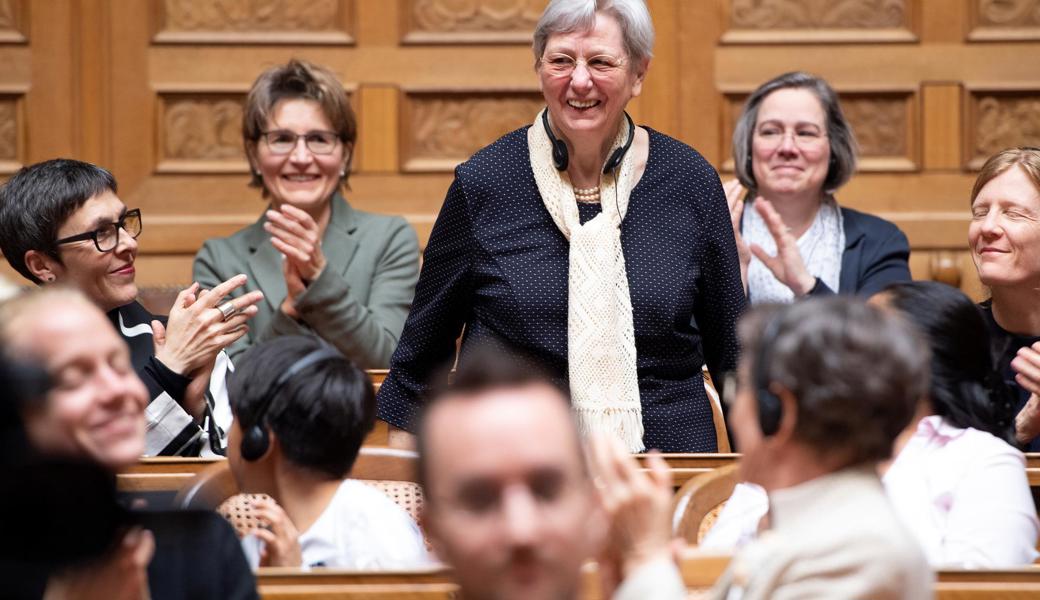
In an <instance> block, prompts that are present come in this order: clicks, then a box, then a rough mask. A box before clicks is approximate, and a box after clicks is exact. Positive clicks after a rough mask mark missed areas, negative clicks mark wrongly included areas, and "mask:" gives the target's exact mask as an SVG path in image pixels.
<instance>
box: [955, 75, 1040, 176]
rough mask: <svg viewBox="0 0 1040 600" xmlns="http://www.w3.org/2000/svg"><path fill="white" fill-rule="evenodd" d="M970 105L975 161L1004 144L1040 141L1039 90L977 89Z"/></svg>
mask: <svg viewBox="0 0 1040 600" xmlns="http://www.w3.org/2000/svg"><path fill="white" fill-rule="evenodd" d="M971 105H972V112H973V114H972V123H973V124H974V131H972V132H971V136H972V137H971V139H972V156H971V160H970V163H971V164H972V165H975V166H978V165H981V163H982V162H983V161H985V160H986V159H987V158H989V157H990V156H992V155H994V154H996V153H997V152H1000V151H1001V150H1003V149H1004V148H1008V147H1011V146H1023V145H1029V146H1038V145H1040V91H1038V92H1001V93H985V92H981V93H976V94H973V98H972V102H971Z"/></svg>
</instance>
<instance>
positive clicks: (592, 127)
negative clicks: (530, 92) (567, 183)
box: [538, 12, 648, 144]
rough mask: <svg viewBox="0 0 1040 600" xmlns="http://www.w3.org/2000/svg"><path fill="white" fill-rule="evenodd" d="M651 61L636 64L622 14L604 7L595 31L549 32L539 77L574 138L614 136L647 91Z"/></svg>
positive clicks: (559, 121)
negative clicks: (618, 16)
mask: <svg viewBox="0 0 1040 600" xmlns="http://www.w3.org/2000/svg"><path fill="white" fill-rule="evenodd" d="M568 61H569V62H568ZM569 65H573V69H570V68H569ZM647 66H648V63H646V62H643V63H642V64H633V62H632V59H631V57H629V56H628V55H627V54H626V52H625V45H624V39H623V37H622V35H621V26H620V25H618V22H617V19H615V18H614V17H612V16H610V15H607V14H604V13H602V12H597V13H596V25H595V27H594V28H593V29H592V30H591V31H573V32H569V33H558V34H555V35H553V36H551V37H549V39H548V40H547V42H546V46H545V52H544V53H543V54H542V59H541V60H540V61H539V63H538V78H539V85H540V87H541V90H542V95H543V96H545V103H546V105H547V106H548V108H549V115H550V117H551V119H552V123H553V126H554V128H555V129H556V130H557V132H558V133H559V135H561V136H562V137H563V138H564V139H566V140H568V141H570V142H571V143H572V144H573V143H596V144H598V143H600V141H601V140H607V139H611V140H612V139H613V137H614V135H615V134H616V133H617V130H618V127H619V126H620V124H621V119H622V116H621V115H622V113H623V112H624V110H625V106H627V105H628V101H629V100H631V99H632V98H633V97H635V96H638V95H639V93H640V92H641V91H642V87H643V77H644V75H645V74H646V69H647Z"/></svg>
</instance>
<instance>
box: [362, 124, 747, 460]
mask: <svg viewBox="0 0 1040 600" xmlns="http://www.w3.org/2000/svg"><path fill="white" fill-rule="evenodd" d="M647 130H648V131H649V133H650V153H649V157H648V159H647V166H646V171H645V172H644V173H643V177H642V179H640V181H639V183H638V184H637V185H636V187H635V188H634V189H633V190H632V196H631V199H630V201H629V207H628V214H627V215H626V217H625V220H624V222H623V223H622V226H621V244H622V248H623V251H624V254H625V264H626V267H627V271H628V280H629V290H630V293H631V297H632V313H633V314H632V317H633V325H634V327H635V337H636V351H637V354H638V363H637V369H638V373H639V391H640V399H641V401H642V405H643V426H644V429H645V434H644V441H645V444H646V447H647V448H657V449H660V450H662V451H665V452H714V451H715V449H716V440H715V429H714V426H713V424H712V416H711V407H710V405H709V403H708V397H707V394H706V393H705V391H704V385H703V380H702V377H701V365H702V364H704V363H707V365H708V369H709V370H710V371H711V373H712V376H713V377H715V378H716V381H721V376H722V373H723V372H724V371H728V370H732V369H734V368H735V367H736V360H737V353H738V348H737V341H736V332H735V325H736V320H737V317H738V316H739V314H740V313H741V311H742V310H743V309H744V305H745V298H744V292H743V286H742V284H741V281H740V271H739V266H738V263H737V250H736V245H735V243H734V240H733V229H732V226H731V225H730V220H729V211H728V208H727V205H726V199H725V195H724V194H723V191H722V185H721V184H720V182H719V177H718V174H717V173H716V172H715V169H714V168H712V166H711V165H710V164H708V162H707V161H706V160H704V158H703V157H701V155H700V154H698V153H697V152H696V151H695V150H693V149H692V148H690V147H689V146H687V145H685V144H683V143H681V142H679V141H677V140H674V139H672V138H669V137H668V136H665V135H663V134H660V133H658V132H656V131H653V130H651V129H649V128H647ZM527 151H528V150H527V129H526V127H525V128H523V129H519V130H517V131H514V132H512V133H510V134H507V135H506V136H504V137H503V138H501V139H500V140H498V141H497V142H495V143H494V144H492V145H490V146H488V147H486V148H484V149H482V150H481V151H479V152H478V153H477V154H475V155H474V156H473V157H472V158H470V160H468V161H466V162H465V163H463V164H462V165H459V167H458V168H457V169H456V170H455V180H454V181H453V182H452V184H451V187H450V188H449V190H448V195H447V197H446V198H445V201H444V205H443V206H442V207H441V212H440V215H438V217H437V222H436V223H435V224H434V227H433V231H432V233H431V234H430V240H429V243H428V244H427V247H426V253H425V256H424V262H423V268H422V272H421V274H420V276H419V283H418V285H417V287H416V292H415V300H414V301H413V303H412V310H411V313H409V315H408V320H407V321H406V322H405V326H404V331H403V332H402V334H401V339H400V342H399V344H398V347H397V350H396V351H395V352H394V356H393V358H392V360H391V364H390V374H389V375H388V376H387V378H386V381H385V382H384V383H383V385H382V387H381V388H380V390H379V396H378V405H379V408H378V414H379V417H380V418H381V419H383V420H385V421H387V422H389V423H391V424H393V425H396V426H398V427H403V428H406V429H409V428H410V427H411V424H412V421H413V420H414V418H415V416H416V414H417V413H418V409H419V408H420V406H421V402H422V400H421V398H422V392H423V389H424V386H425V384H426V382H427V381H428V380H429V378H430V377H431V375H432V374H433V373H434V372H435V371H436V370H437V369H439V368H443V367H444V366H445V365H449V364H451V362H452V360H453V359H454V351H455V339H456V338H457V337H458V335H459V334H460V333H461V332H462V330H463V326H465V332H466V333H465V337H464V339H463V343H462V356H461V360H465V358H466V353H467V350H468V349H470V348H473V347H475V346H476V345H478V344H477V342H480V344H479V345H485V344H486V343H490V344H491V345H492V346H493V347H502V348H515V349H518V350H520V351H522V352H525V353H530V354H534V355H536V356H538V357H540V358H541V359H542V360H543V361H544V362H545V366H547V367H548V368H549V369H550V370H551V371H552V372H553V373H555V374H557V376H558V377H559V378H560V379H565V378H566V373H567V368H566V361H567V268H568V267H567V265H568V246H567V240H566V239H565V238H564V237H563V235H562V234H561V233H560V231H559V230H558V229H557V227H556V225H555V224H554V223H553V221H552V218H551V217H550V216H549V213H548V212H547V211H546V210H545V207H544V205H543V203H542V200H541V198H540V197H539V196H538V189H537V186H536V184H535V181H534V176H533V174H532V172H531V166H530V162H529V160H528V156H527ZM611 202H612V199H611V198H610V197H609V196H607V197H604V198H602V210H611V208H612V205H611ZM595 210H596V209H595V208H585V207H582V210H581V213H582V214H581V217H582V220H583V221H584V220H587V219H589V218H591V217H592V216H594V215H595Z"/></svg>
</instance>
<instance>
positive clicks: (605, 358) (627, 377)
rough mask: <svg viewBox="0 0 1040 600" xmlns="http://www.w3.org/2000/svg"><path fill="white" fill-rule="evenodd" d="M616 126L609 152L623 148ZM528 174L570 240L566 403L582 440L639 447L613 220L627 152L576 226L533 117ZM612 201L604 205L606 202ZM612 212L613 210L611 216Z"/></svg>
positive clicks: (630, 158)
mask: <svg viewBox="0 0 1040 600" xmlns="http://www.w3.org/2000/svg"><path fill="white" fill-rule="evenodd" d="M627 135H628V132H627V127H622V129H621V131H619V132H618V136H617V139H616V140H615V147H616V146H620V145H621V144H622V143H624V141H625V138H626V136H627ZM527 144H528V152H529V154H530V158H531V170H532V171H534V179H535V181H536V182H537V184H538V192H539V193H540V194H541V196H542V202H544V203H545V209H546V210H548V211H549V214H550V215H551V216H552V219H553V222H555V223H556V226H557V227H558V228H559V229H560V232H561V233H563V235H564V237H566V238H567V239H568V240H569V241H570V259H569V260H570V264H569V271H568V273H569V276H568V288H567V308H568V310H567V363H568V374H569V376H570V387H571V398H572V401H573V404H574V410H575V411H576V412H577V415H578V423H579V426H580V427H581V431H582V433H583V434H589V433H592V432H594V431H604V432H608V433H613V434H615V435H617V436H618V437H619V438H620V439H621V441H622V442H623V443H624V444H625V446H627V447H628V449H629V450H630V451H632V452H641V451H642V450H644V446H643V409H642V405H641V404H640V400H639V381H638V379H637V376H636V340H635V333H634V328H633V325H632V299H631V297H630V296H629V292H628V274H627V273H626V271H625V256H624V254H623V253H622V251H621V220H622V219H624V216H625V213H626V212H627V211H628V198H629V195H630V194H631V193H632V187H633V186H634V183H635V182H634V179H635V171H636V169H635V165H636V161H635V153H634V152H628V153H626V154H625V158H624V160H622V161H621V166H620V167H619V172H617V171H616V173H618V175H617V180H615V178H614V177H612V176H605V177H604V181H605V183H606V185H605V186H604V187H603V188H602V189H601V190H600V196H601V198H602V199H603V210H601V211H600V213H599V214H598V215H596V216H595V217H594V218H592V219H590V220H589V221H587V222H586V223H585V224H584V225H583V224H581V219H580V217H579V215H578V204H577V201H576V200H575V198H574V187H573V186H572V184H571V183H570V178H568V177H567V174H566V173H562V172H560V171H558V170H557V169H556V167H555V166H554V165H553V162H552V143H551V142H550V141H549V136H548V135H547V134H546V133H545V129H544V128H543V126H542V116H541V114H539V115H538V117H537V118H535V121H534V124H533V125H532V126H531V127H530V128H529V129H528V130H527ZM615 198H616V202H614V203H613V205H611V203H610V202H609V200H614V199H615ZM611 209H613V210H611Z"/></svg>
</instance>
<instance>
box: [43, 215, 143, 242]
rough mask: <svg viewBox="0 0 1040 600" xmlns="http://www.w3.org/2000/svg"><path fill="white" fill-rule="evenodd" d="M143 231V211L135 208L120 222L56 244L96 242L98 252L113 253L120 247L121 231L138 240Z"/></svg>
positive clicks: (67, 238) (63, 239)
mask: <svg viewBox="0 0 1040 600" xmlns="http://www.w3.org/2000/svg"><path fill="white" fill-rule="evenodd" d="M142 229H144V224H143V223H142V222H141V209H139V208H135V209H133V210H128V211H126V212H125V213H123V216H121V217H119V220H118V221H116V222H115V223H105V224H103V225H101V227H98V228H97V229H95V230H94V231H87V232H85V233H77V234H76V235H70V236H69V237H64V238H61V239H60V240H56V241H55V242H54V244H55V245H58V246H60V245H62V244H71V243H73V242H82V241H84V240H94V246H96V247H97V249H98V252H111V251H113V250H115V249H116V246H118V245H119V232H120V231H125V232H126V233H127V235H129V236H130V237H131V238H132V239H135V240H136V239H137V236H139V235H141V230H142Z"/></svg>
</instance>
